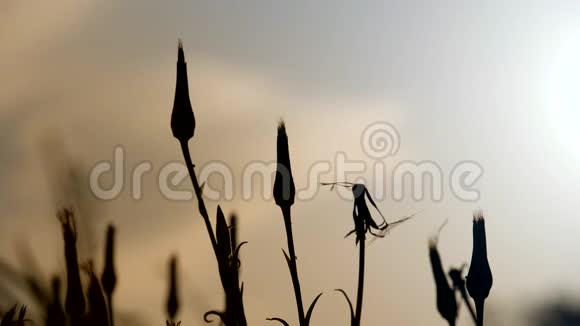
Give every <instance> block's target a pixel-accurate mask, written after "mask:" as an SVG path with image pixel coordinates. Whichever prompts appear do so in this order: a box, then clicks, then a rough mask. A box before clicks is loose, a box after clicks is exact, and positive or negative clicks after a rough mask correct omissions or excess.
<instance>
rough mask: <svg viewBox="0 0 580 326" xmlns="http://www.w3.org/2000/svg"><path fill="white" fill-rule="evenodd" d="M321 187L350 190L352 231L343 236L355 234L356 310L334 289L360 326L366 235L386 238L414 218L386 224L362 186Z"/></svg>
mask: <svg viewBox="0 0 580 326" xmlns="http://www.w3.org/2000/svg"><path fill="white" fill-rule="evenodd" d="M322 185H323V186H331V189H334V187H336V186H341V187H346V188H350V189H351V191H352V194H353V197H354V206H353V209H352V218H353V222H354V229H353V230H352V231H350V232H348V233H347V234H346V236H345V238H346V237H348V236H350V235H351V234H353V233H354V234H355V236H356V239H355V244H356V245H359V267H358V269H359V271H358V286H357V298H356V308H353V305H352V302H351V301H350V299H349V297H348V295H347V294H346V292H345V291H344V290H342V289H336V291H339V292H340V293H342V294H343V295H344V297H345V299H346V301H347V303H348V306H349V308H350V317H351V325H352V326H360V324H361V319H362V306H363V294H364V274H365V243H366V234H367V232H368V233H370V234H371V235H372V236H374V237H375V238H383V237H385V236H386V234H387V232H388V231H389V230H391V229H392V228H393V227H395V226H397V225H400V224H401V223H403V222H405V221H408V220H409V219H411V218H412V217H414V216H415V214H413V215H409V216H406V217H404V218H401V219H399V220H397V221H394V222H391V223H387V220H386V219H385V217H384V216H383V214H382V213H381V211H380V210H379V209H378V207H377V204H376V203H375V201H374V200H373V198H372V197H371V195H370V193H369V191H368V190H367V188H366V187H365V185H363V184H359V183H351V182H332V183H322ZM367 199H368V200H369V202H370V203H371V205H372V206H373V207H374V208H375V209H376V210H377V212H379V215H380V216H381V222H379V223H377V222H376V221H375V220H374V219H373V217H372V215H371V212H370V210H369V208H368V206H367V202H366V200H367Z"/></svg>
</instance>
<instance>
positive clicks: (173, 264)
mask: <svg viewBox="0 0 580 326" xmlns="http://www.w3.org/2000/svg"><path fill="white" fill-rule="evenodd" d="M166 308H167V318H169V321H168V323H167V324H168V325H173V323H174V320H175V317H176V316H177V311H178V310H179V299H178V295H177V256H172V257H171V258H170V260H169V291H168V295H167V306H166ZM170 323H171V324H170Z"/></svg>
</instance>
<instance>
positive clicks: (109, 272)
mask: <svg viewBox="0 0 580 326" xmlns="http://www.w3.org/2000/svg"><path fill="white" fill-rule="evenodd" d="M106 237H107V239H106V243H105V266H104V267H103V273H102V275H101V284H102V286H103V290H104V291H105V295H106V298H107V306H108V308H109V317H110V318H109V324H110V325H113V291H114V290H115V287H116V285H117V274H116V273H115V259H114V258H115V257H114V254H115V227H114V226H113V225H109V227H108V228H107V236H106Z"/></svg>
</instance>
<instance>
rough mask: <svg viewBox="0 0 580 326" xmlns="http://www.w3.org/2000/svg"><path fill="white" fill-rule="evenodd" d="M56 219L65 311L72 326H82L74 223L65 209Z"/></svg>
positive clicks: (70, 213) (80, 288)
mask: <svg viewBox="0 0 580 326" xmlns="http://www.w3.org/2000/svg"><path fill="white" fill-rule="evenodd" d="M58 218H59V220H60V223H61V225H62V234H63V239H64V252H65V261H66V277H67V287H66V289H67V291H66V298H65V311H66V313H67V314H68V315H69V317H70V323H71V325H72V326H82V323H83V317H84V314H85V295H84V293H83V286H82V283H81V276H80V269H79V262H78V256H77V247H76V241H77V231H76V222H75V218H74V214H73V212H72V210H70V209H67V208H65V209H63V210H61V211H60V212H59V214H58Z"/></svg>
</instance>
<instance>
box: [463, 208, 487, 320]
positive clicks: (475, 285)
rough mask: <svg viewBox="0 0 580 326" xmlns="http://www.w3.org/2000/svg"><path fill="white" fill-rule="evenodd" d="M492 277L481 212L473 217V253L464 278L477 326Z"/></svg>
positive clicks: (481, 317) (481, 316) (481, 318)
mask: <svg viewBox="0 0 580 326" xmlns="http://www.w3.org/2000/svg"><path fill="white" fill-rule="evenodd" d="M492 284H493V277H492V275H491V268H490V267H489V262H488V260H487V240H486V236H485V220H484V218H483V212H481V211H478V212H476V213H475V214H474V215H473V251H472V254H471V264H470V265H469V272H468V273H467V277H466V286H467V291H468V292H469V295H470V296H471V298H473V301H474V302H475V310H476V312H477V325H478V326H482V325H483V311H484V305H485V299H486V298H487V296H488V295H489V292H490V290H491V286H492Z"/></svg>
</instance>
